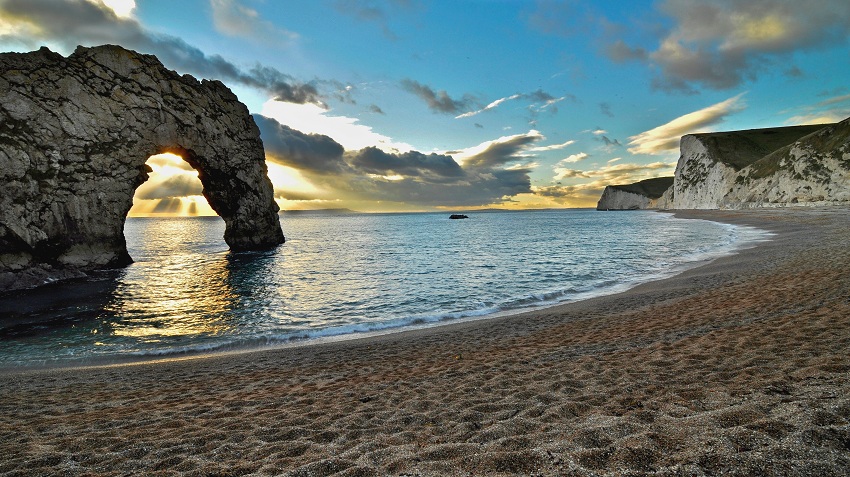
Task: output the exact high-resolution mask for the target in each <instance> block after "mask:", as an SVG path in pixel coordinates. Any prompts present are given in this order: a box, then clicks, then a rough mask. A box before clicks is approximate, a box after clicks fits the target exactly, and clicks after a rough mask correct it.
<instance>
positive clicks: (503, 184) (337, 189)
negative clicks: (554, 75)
mask: <svg viewBox="0 0 850 477" xmlns="http://www.w3.org/2000/svg"><path fill="white" fill-rule="evenodd" d="M254 119H255V121H256V123H257V125H258V127H259V128H260V131H261V137H262V139H263V144H264V145H265V147H266V154H267V159H268V160H269V161H270V164H281V165H283V166H286V167H288V168H291V169H292V170H293V171H294V172H295V173H297V174H299V178H300V179H301V180H303V181H306V182H308V183H309V190H301V189H299V190H294V188H293V187H287V186H281V185H276V188H275V193H276V196H277V197H279V198H286V199H289V200H342V201H346V202H349V203H351V202H371V203H374V202H378V201H380V202H382V203H384V204H388V203H396V204H399V207H402V206H403V207H409V206H413V207H429V208H430V207H440V206H480V205H488V204H494V203H500V202H503V201H506V200H509V198H510V197H511V196H514V195H517V194H522V193H529V192H530V191H531V179H530V177H529V173H530V172H531V170H532V168H533V167H534V164H524V165H521V164H511V163H513V162H516V161H518V160H522V159H524V158H527V157H528V156H527V155H526V154H525V153H524V152H523V151H524V150H525V149H526V148H527V147H528V146H529V145H531V144H533V143H534V141H537V140H540V139H542V136H541V135H540V134H539V133H537V132H536V131H532V132H530V133H528V134H524V135H517V136H509V137H505V138H499V139H497V140H494V141H488V142H485V143H482V144H480V145H479V146H476V147H474V148H469V149H467V150H465V151H461V152H458V153H457V154H458V155H464V154H465V156H464V157H465V160H464V161H463V164H461V163H459V162H457V161H456V160H455V159H454V158H453V157H452V156H450V155H449V154H435V153H431V154H425V153H421V152H418V151H412V150H410V151H405V152H399V151H385V150H381V149H379V148H377V147H365V148H361V149H358V150H344V148H343V146H342V145H341V144H339V143H338V142H336V141H335V140H334V139H332V138H330V137H328V136H325V135H321V134H309V133H304V132H301V131H298V130H295V129H293V128H291V127H288V126H286V125H283V124H280V123H278V122H277V121H276V120H275V119H273V118H267V117H263V116H258V115H257V116H255V117H254ZM509 164H510V166H509ZM276 167H278V166H276ZM293 198H296V199H293Z"/></svg>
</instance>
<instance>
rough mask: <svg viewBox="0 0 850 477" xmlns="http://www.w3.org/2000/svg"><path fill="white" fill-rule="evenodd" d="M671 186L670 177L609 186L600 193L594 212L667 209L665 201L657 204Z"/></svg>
mask: <svg viewBox="0 0 850 477" xmlns="http://www.w3.org/2000/svg"><path fill="white" fill-rule="evenodd" d="M672 185H673V178H672V177H656V178H654V179H646V180H643V181H640V182H636V183H634V184H625V185H610V186H607V187H606V188H605V190H604V191H603V192H602V197H601V198H600V199H599V202H598V203H597V204H596V210H636V209H655V208H667V203H666V201H663V203H662V204H659V200H660V199H661V198H662V197H663V195H664V192H665V191H667V189H669V188H670V187H671V186H672Z"/></svg>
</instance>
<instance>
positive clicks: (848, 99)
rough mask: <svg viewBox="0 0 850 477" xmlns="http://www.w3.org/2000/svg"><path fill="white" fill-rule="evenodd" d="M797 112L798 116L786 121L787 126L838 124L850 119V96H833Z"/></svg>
mask: <svg viewBox="0 0 850 477" xmlns="http://www.w3.org/2000/svg"><path fill="white" fill-rule="evenodd" d="M797 111H798V112H797V114H795V115H794V116H791V117H790V118H788V120H786V121H785V123H786V124H790V125H800V124H829V123H837V122H839V121H843V120H844V119H847V118H848V117H850V94H841V95H838V96H833V97H831V98H827V99H824V100H822V101H819V102H818V103H816V104H813V105H810V106H805V107H803V108H800V109H798V110H797Z"/></svg>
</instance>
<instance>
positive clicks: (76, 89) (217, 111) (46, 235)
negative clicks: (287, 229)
mask: <svg viewBox="0 0 850 477" xmlns="http://www.w3.org/2000/svg"><path fill="white" fill-rule="evenodd" d="M0 143H2V144H3V147H2V148H0V187H2V190H3V193H2V194H0V290H2V289H8V288H11V287H16V288H20V287H27V286H32V285H36V284H39V283H42V282H45V281H50V280H53V279H58V278H66V277H69V276H75V275H79V274H82V273H85V272H86V271H90V270H93V269H98V268H105V267H116V266H123V265H126V264H128V263H130V262H131V261H132V260H131V258H130V256H129V255H128V253H127V247H126V243H125V240H124V233H123V228H124V221H125V219H126V217H127V212H128V211H129V210H130V207H131V206H132V203H133V194H134V192H135V190H136V188H137V187H138V186H139V185H141V184H142V183H143V182H145V180H147V178H148V172H149V171H150V168H149V167H148V166H147V165H146V164H145V162H146V161H147V159H148V157H150V156H151V155H153V154H158V153H164V152H171V153H175V154H178V155H180V156H182V157H183V159H185V160H186V162H188V163H189V164H190V165H191V166H192V167H194V168H195V169H196V170H197V171H198V175H199V178H200V180H201V183H202V184H203V194H204V196H205V197H206V198H207V200H208V201H209V203H210V205H211V206H212V208H213V210H215V211H216V212H217V213H218V214H219V215H220V216H221V217H222V218H223V219H224V221H225V224H226V230H225V233H224V239H225V241H226V242H227V244H228V245H229V246H230V248H231V249H232V250H250V249H263V248H270V247H274V246H276V245H278V244H280V243H283V241H284V237H283V232H282V231H281V228H280V222H279V219H278V215H277V211H278V206H277V204H276V203H275V201H274V195H273V190H272V184H271V181H270V180H269V178H268V174H267V168H266V163H265V153H264V150H263V143H262V141H261V140H260V131H259V129H258V128H257V126H256V124H255V123H254V120H253V118H252V117H251V115H250V114H249V112H248V109H247V107H246V106H245V105H244V104H242V103H241V102H239V100H238V99H237V98H236V96H235V95H234V94H233V93H232V92H231V91H230V90H229V89H228V88H227V87H226V86H224V85H223V84H222V83H221V82H219V81H208V80H203V81H198V80H197V79H195V78H193V77H192V76H189V75H182V76H181V75H179V74H177V73H176V72H174V71H171V70H168V69H166V68H165V67H164V66H163V65H162V63H160V61H159V60H158V59H157V58H156V57H154V56H151V55H143V54H139V53H136V52H134V51H130V50H126V49H124V48H122V47H119V46H113V45H105V46H99V47H94V48H83V47H79V48H77V50H76V51H75V52H74V53H73V54H71V55H70V56H68V57H67V58H65V57H63V56H61V55H59V54H57V53H54V52H51V51H50V50H48V49H47V48H42V49H40V50H38V51H34V52H30V53H4V54H0Z"/></svg>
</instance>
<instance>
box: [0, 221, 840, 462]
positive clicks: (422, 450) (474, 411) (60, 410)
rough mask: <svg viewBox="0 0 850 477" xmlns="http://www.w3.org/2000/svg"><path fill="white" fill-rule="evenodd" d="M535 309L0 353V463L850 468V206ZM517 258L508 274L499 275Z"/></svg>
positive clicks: (779, 224)
mask: <svg viewBox="0 0 850 477" xmlns="http://www.w3.org/2000/svg"><path fill="white" fill-rule="evenodd" d="M678 215H679V216H682V217H688V218H704V219H710V220H717V221H723V222H728V223H736V224H744V225H752V226H756V227H759V228H763V229H766V230H770V231H772V232H774V233H775V236H774V237H773V239H772V240H770V241H768V242H762V243H760V244H758V245H757V246H755V247H753V248H748V249H745V250H742V251H740V252H738V253H737V254H735V255H733V256H730V257H725V258H721V259H718V260H715V261H713V262H711V263H709V264H706V265H704V266H701V267H699V268H695V269H692V270H689V271H687V272H685V273H683V274H681V275H678V276H676V277H674V278H670V279H666V280H662V281H657V282H652V283H648V284H644V285H641V286H638V287H636V288H634V289H632V290H630V291H628V292H625V293H621V294H617V295H611V296H606V297H599V298H595V299H591V300H587V301H582V302H577V303H571V304H566V305H562V306H558V307H555V308H549V309H546V310H542V311H535V312H532V313H526V314H520V315H514V316H510V317H502V318H495V319H491V320H483V321H475V322H468V323H458V324H453V325H448V326H443V327H438V328H432V329H426V330H418V331H412V332H404V333H398V334H392V335H386V336H380V337H372V338H365V339H360V340H352V341H347V342H338V343H325V344H317V345H311V346H303V347H296V348H286V349H278V350H265V351H258V352H248V353H232V354H223V355H215V356H207V357H196V358H191V359H180V360H172V361H164V362H147V363H136V364H121V365H113V366H102V367H89V368H77V369H53V370H20V369H18V370H6V371H2V372H0V383H2V387H0V475H3V476H13V475H27V476H29V475H293V476H324V475H338V476H367V475H409V476H413V475H422V476H432V475H434V476H436V475H577V476H581V475H588V476H590V475H681V476H701V475H811V476H829V475H850V273H848V269H850V210H847V209H842V208H824V209H775V210H769V209H761V210H752V211H711V212H709V211H706V212H682V213H679V214H678ZM506 279H508V277H506Z"/></svg>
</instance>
